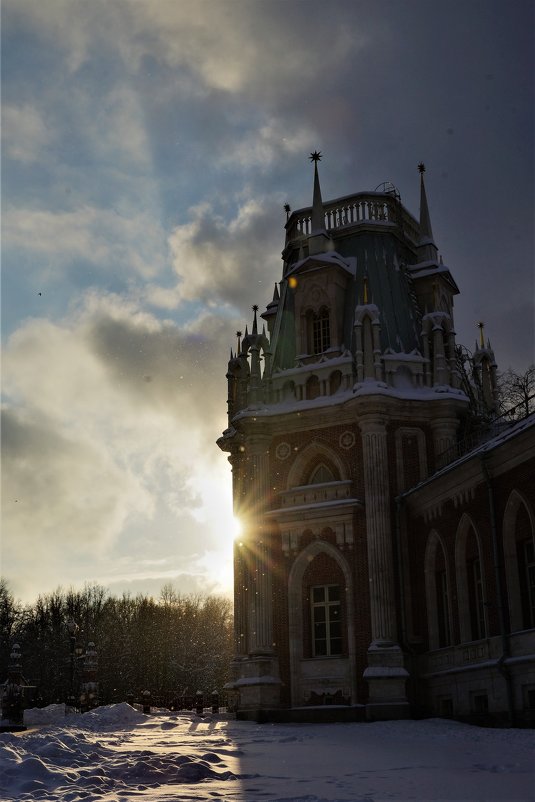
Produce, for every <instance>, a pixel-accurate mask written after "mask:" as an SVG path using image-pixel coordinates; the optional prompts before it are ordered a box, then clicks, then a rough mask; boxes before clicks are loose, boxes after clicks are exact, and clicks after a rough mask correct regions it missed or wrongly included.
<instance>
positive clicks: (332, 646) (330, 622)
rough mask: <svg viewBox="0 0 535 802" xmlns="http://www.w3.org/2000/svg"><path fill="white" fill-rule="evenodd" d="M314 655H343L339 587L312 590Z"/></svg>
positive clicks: (320, 586)
mask: <svg viewBox="0 0 535 802" xmlns="http://www.w3.org/2000/svg"><path fill="white" fill-rule="evenodd" d="M310 603H311V620H312V650H313V651H312V653H313V655H314V657H332V656H334V655H340V654H342V649H343V644H342V604H341V594H340V587H339V586H338V585H317V586H315V587H313V588H311V593H310Z"/></svg>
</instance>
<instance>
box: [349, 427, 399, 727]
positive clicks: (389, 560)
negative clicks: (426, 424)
mask: <svg viewBox="0 0 535 802" xmlns="http://www.w3.org/2000/svg"><path fill="white" fill-rule="evenodd" d="M359 425H360V429H361V432H362V451H363V462H364V488H365V504H366V535H367V545H368V568H369V580H370V583H369V585H370V612H371V630H372V643H371V644H370V646H369V648H368V667H367V668H366V670H365V671H364V675H363V676H364V679H365V680H366V681H367V682H368V690H369V702H368V704H367V708H366V712H367V716H368V718H369V719H373V720H375V719H383V718H405V717H406V716H408V712H409V707H408V702H407V697H406V692H405V683H406V680H407V677H408V673H407V671H406V670H405V668H404V657H403V652H402V650H401V649H400V647H399V645H398V644H397V643H396V640H397V623H396V608H395V587H394V556H393V552H392V532H391V514H390V488H389V476H388V451H387V432H386V425H385V421H384V419H382V418H381V417H380V416H374V415H369V416H366V417H364V418H363V419H361V421H360V422H359Z"/></svg>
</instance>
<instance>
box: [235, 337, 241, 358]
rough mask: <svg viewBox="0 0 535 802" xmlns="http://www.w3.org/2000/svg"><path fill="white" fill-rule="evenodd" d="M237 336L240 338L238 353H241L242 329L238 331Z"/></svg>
mask: <svg viewBox="0 0 535 802" xmlns="http://www.w3.org/2000/svg"><path fill="white" fill-rule="evenodd" d="M236 337H237V338H238V348H237V351H236V353H237V354H239V353H240V351H241V331H237V332H236Z"/></svg>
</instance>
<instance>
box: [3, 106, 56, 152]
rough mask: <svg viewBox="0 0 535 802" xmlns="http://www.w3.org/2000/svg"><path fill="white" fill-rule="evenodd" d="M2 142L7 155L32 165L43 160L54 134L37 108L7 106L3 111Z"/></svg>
mask: <svg viewBox="0 0 535 802" xmlns="http://www.w3.org/2000/svg"><path fill="white" fill-rule="evenodd" d="M2 140H3V142H4V153H5V155H7V156H9V157H10V158H11V159H14V160H15V161H19V162H22V163H23V164H31V163H32V162H36V161H38V160H40V159H41V158H43V156H44V150H45V149H46V147H47V146H48V145H49V144H50V142H51V140H52V133H51V130H50V128H49V127H47V125H45V121H44V119H43V118H42V116H41V114H40V112H39V110H38V109H37V108H35V106H32V105H30V104H28V103H25V104H24V105H21V106H15V105H6V106H4V108H3V109H2Z"/></svg>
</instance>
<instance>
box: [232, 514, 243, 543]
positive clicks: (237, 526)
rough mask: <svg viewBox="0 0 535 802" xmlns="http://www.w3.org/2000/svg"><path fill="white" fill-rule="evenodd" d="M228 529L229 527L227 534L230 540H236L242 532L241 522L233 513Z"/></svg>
mask: <svg viewBox="0 0 535 802" xmlns="http://www.w3.org/2000/svg"><path fill="white" fill-rule="evenodd" d="M229 529H230V532H229V534H230V536H231V538H232V541H234V540H237V538H239V537H240V535H241V533H242V532H243V527H242V523H241V521H240V519H239V518H236V516H235V515H233V516H232V518H231V520H230V525H229Z"/></svg>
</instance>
